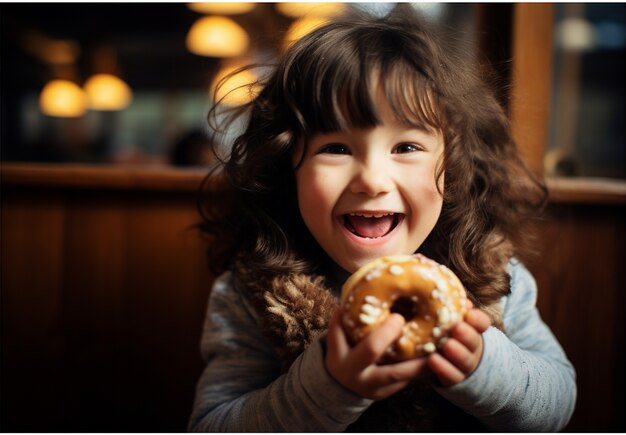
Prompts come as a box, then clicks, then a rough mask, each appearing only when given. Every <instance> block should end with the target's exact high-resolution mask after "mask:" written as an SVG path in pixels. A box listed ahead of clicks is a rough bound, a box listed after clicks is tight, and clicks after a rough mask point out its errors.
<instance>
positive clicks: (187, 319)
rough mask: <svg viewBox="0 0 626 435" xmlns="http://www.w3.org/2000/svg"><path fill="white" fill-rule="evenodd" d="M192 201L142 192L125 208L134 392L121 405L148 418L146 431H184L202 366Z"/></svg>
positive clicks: (200, 257) (201, 259)
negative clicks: (125, 403)
mask: <svg viewBox="0 0 626 435" xmlns="http://www.w3.org/2000/svg"><path fill="white" fill-rule="evenodd" d="M194 201H195V196H193V195H189V196H184V197H180V196H173V195H172V196H168V197H166V198H163V197H162V196H150V195H145V194H144V197H143V199H142V201H140V202H139V201H133V202H132V203H131V204H129V209H130V213H129V221H128V234H129V237H128V240H127V243H128V244H127V255H128V257H129V258H130V259H132V264H133V265H134V267H133V268H132V269H129V270H127V276H126V283H125V294H126V304H127V305H126V309H127V310H128V312H127V316H126V318H127V320H128V322H129V324H128V337H127V338H128V340H127V345H128V346H129V347H128V349H127V352H128V359H129V361H130V362H131V364H130V366H129V367H128V370H129V376H132V377H133V386H132V388H130V389H129V390H128V391H127V397H125V401H127V402H128V405H129V406H131V407H132V408H131V409H130V411H131V412H134V411H135V410H136V408H137V407H141V412H142V413H143V415H144V416H145V417H149V419H147V420H146V421H145V422H144V423H145V425H144V426H142V427H143V429H147V430H155V431H162V430H166V431H177V432H179V431H184V430H185V429H186V423H187V419H188V417H189V415H190V412H191V405H192V400H193V394H194V390H195V383H196V381H197V377H198V375H199V373H200V370H201V367H202V363H201V360H200V356H199V349H198V343H199V338H200V332H201V329H202V320H203V315H204V311H205V308H206V300H207V298H208V294H209V289H210V287H209V285H210V277H209V275H208V273H207V262H206V255H205V250H204V247H203V246H202V244H201V243H200V242H199V239H198V238H197V232H196V231H195V230H192V229H190V226H191V225H193V224H195V223H196V222H197V220H198V217H197V212H196V209H195V202H194ZM199 301H201V303H199ZM163 409H167V410H168V413H163ZM131 430H132V427H131Z"/></svg>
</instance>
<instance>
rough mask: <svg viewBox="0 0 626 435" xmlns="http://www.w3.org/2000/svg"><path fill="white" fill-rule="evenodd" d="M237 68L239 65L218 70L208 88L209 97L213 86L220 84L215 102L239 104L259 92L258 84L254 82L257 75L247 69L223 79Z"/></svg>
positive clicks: (213, 90)
mask: <svg viewBox="0 0 626 435" xmlns="http://www.w3.org/2000/svg"><path fill="white" fill-rule="evenodd" d="M238 69H239V66H230V67H224V68H222V69H221V70H220V71H218V73H217V75H216V76H215V79H214V80H213V83H211V89H210V93H211V97H213V96H214V92H215V88H216V87H217V86H218V85H219V86H220V87H219V89H218V90H217V94H216V95H215V101H216V102H219V103H220V104H224V105H227V106H239V105H241V104H246V103H248V102H250V101H252V100H253V99H254V97H256V95H257V94H258V93H259V91H260V85H258V84H256V81H257V76H256V75H255V74H254V73H253V72H252V71H251V70H249V69H248V70H243V71H240V72H238V73H236V74H234V75H232V76H230V77H228V78H227V79H226V80H224V78H225V77H227V76H228V75H229V74H232V73H233V72H235V71H237V70H238ZM223 80H224V81H223Z"/></svg>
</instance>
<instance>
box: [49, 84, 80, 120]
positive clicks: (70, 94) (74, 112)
mask: <svg viewBox="0 0 626 435" xmlns="http://www.w3.org/2000/svg"><path fill="white" fill-rule="evenodd" d="M39 108H40V109H41V111H42V112H43V113H44V114H46V115H49V116H57V117H62V118H73V117H77V116H82V115H84V114H85V112H86V111H87V98H86V95H85V92H84V91H83V90H82V89H81V88H80V86H78V85H77V84H76V83H74V82H71V81H69V80H51V81H49V82H48V83H47V84H46V85H45V86H44V88H43V89H42V91H41V94H40V95H39Z"/></svg>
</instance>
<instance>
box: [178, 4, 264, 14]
mask: <svg viewBox="0 0 626 435" xmlns="http://www.w3.org/2000/svg"><path fill="white" fill-rule="evenodd" d="M187 7H188V8H189V9H191V10H192V11H194V12H199V13H201V14H219V15H236V14H245V13H246V12H250V11H251V10H252V9H254V8H255V7H256V3H248V2H215V3H213V2H211V3H201V2H197V3H188V4H187Z"/></svg>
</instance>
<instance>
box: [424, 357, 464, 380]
mask: <svg viewBox="0 0 626 435" xmlns="http://www.w3.org/2000/svg"><path fill="white" fill-rule="evenodd" d="M428 367H429V368H430V369H431V370H432V372H433V373H434V374H435V375H437V377H438V378H439V381H440V382H441V383H442V384H443V385H444V386H446V387H447V386H450V385H454V384H458V383H460V382H462V381H463V380H464V379H465V374H463V373H462V372H461V371H460V370H459V369H458V368H456V367H455V366H454V365H453V364H452V363H451V362H450V361H448V360H447V359H446V358H444V357H443V356H441V355H440V354H438V353H433V354H431V355H430V356H429V357H428Z"/></svg>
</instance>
